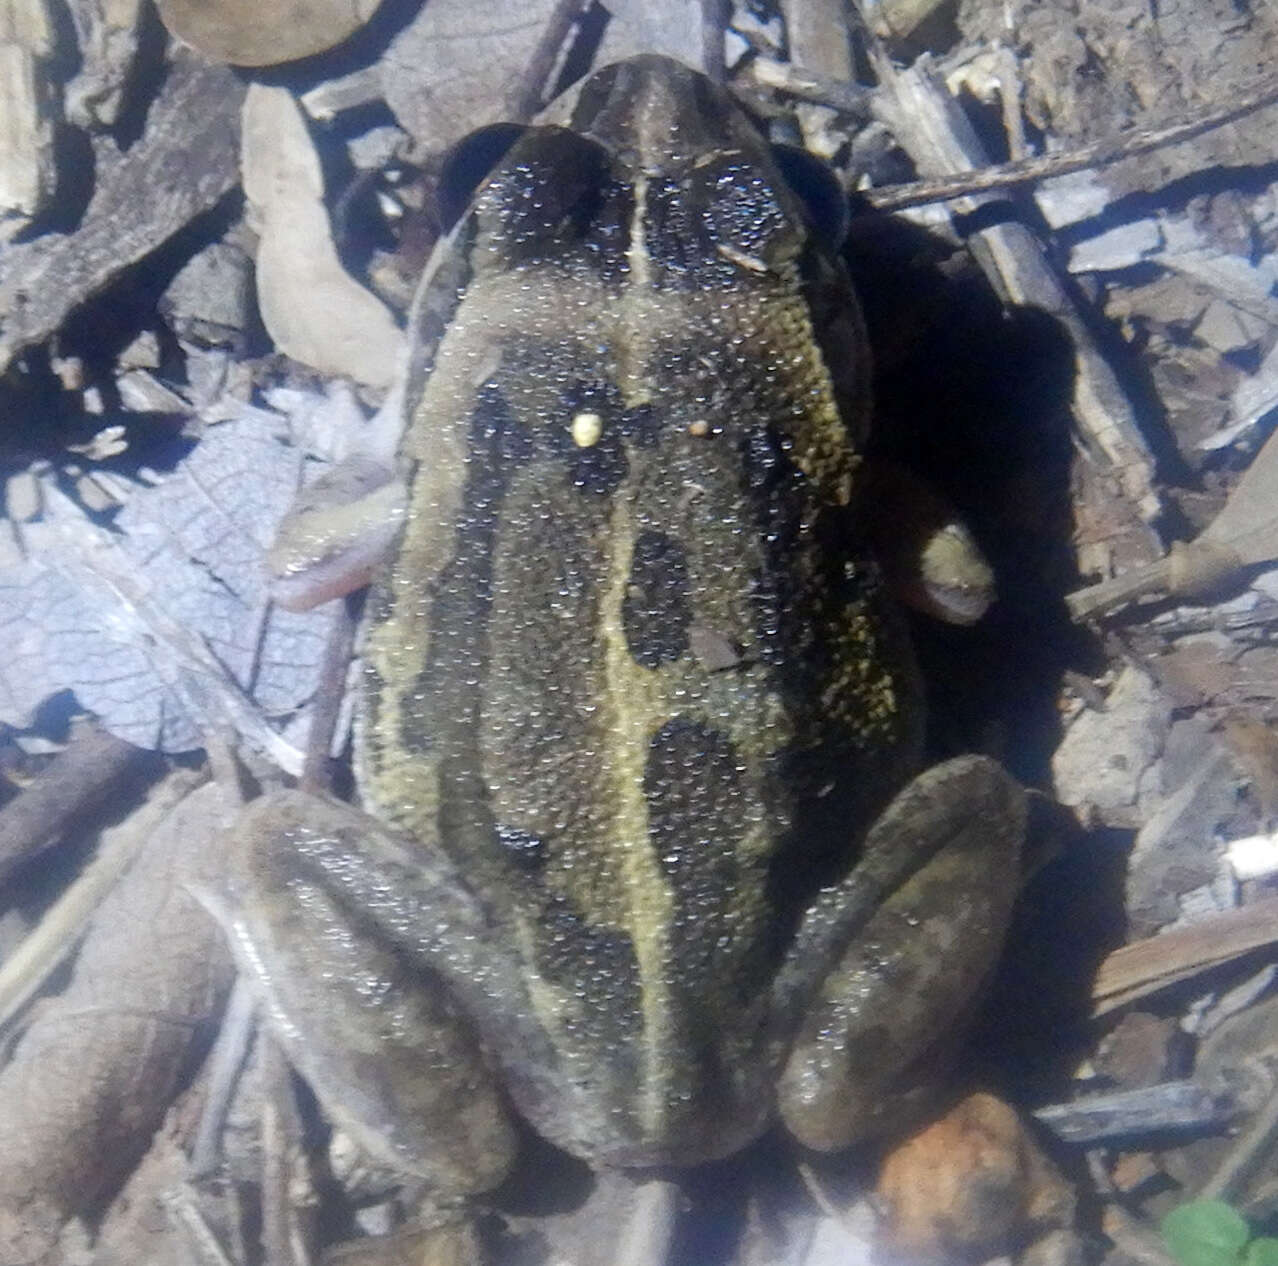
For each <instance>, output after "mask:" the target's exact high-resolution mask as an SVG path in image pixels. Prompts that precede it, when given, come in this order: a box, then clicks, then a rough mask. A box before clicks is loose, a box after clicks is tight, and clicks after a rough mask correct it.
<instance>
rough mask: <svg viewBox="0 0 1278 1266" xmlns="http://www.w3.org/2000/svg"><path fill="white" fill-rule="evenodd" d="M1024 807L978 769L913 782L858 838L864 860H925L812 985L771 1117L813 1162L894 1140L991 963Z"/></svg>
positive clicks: (921, 1100)
mask: <svg viewBox="0 0 1278 1266" xmlns="http://www.w3.org/2000/svg"><path fill="white" fill-rule="evenodd" d="M1024 822H1025V808H1024V796H1023V793H1022V792H1021V789H1020V787H1019V786H1018V785H1017V784H1016V783H1015V781H1014V780H1013V779H1012V778H1011V777H1010V775H1008V774H1007V773H1006V772H1005V771H1004V770H1003V769H1002V767H1001V766H1000V765H998V764H997V763H995V762H994V761H991V760H987V759H985V758H984V757H972V756H965V757H960V758H958V759H956V760H952V761H947V762H946V763H945V764H943V765H938V766H936V767H935V768H933V769H930V770H928V771H926V772H925V773H923V774H921V775H920V776H919V777H918V778H916V779H915V780H914V782H912V783H911V784H910V785H909V786H908V787H907V788H906V789H905V790H904V791H902V792H901V794H900V795H899V796H897V798H896V799H895V800H894V801H893V802H892V804H891V805H889V806H888V808H887V810H886V812H885V813H884V814H883V816H882V817H881V818H880V819H879V821H878V822H877V823H876V824H875V826H874V827H873V828H872V829H871V831H870V832H869V835H868V837H867V840H866V845H865V856H867V857H868V856H869V855H870V854H871V853H872V852H875V851H880V850H887V851H895V850H900V849H905V850H921V851H922V853H923V854H924V855H926V854H927V853H929V852H931V853H932V856H931V860H930V861H928V862H927V864H926V865H924V866H923V867H922V869H920V870H919V871H917V872H915V874H914V875H913V877H912V878H911V879H909V880H908V881H907V882H906V883H905V884H904V885H903V886H902V887H901V888H899V889H898V890H897V891H896V892H895V893H894V894H893V895H892V896H891V897H889V898H888V900H887V901H885V902H884V903H883V904H882V905H881V906H880V908H879V909H878V911H877V912H876V913H875V914H874V916H873V917H872V918H871V920H870V921H869V923H868V924H867V925H866V926H865V928H864V929H863V931H862V932H861V933H860V934H859V935H858V936H857V937H856V938H855V940H854V941H853V942H852V944H851V945H850V946H849V947H848V949H847V950H845V951H844V953H843V955H842V957H841V958H840V959H839V960H838V961H837V962H836V963H835V965H834V968H833V970H832V971H831V972H830V973H829V975H828V976H827V977H826V978H825V981H824V983H823V985H822V986H821V988H820V989H819V990H818V992H817V995H816V998H815V1000H814V1002H813V1004H812V1006H811V1008H810V1009H809V1012H808V1014H807V1016H806V1017H805V1019H804V1021H803V1023H802V1025H801V1028H800V1031H799V1035H798V1040H797V1041H796V1042H795V1044H794V1046H793V1047H792V1049H791V1053H790V1057H789V1060H788V1062H787V1064H786V1065H785V1068H784V1070H783V1072H782V1075H781V1078H780V1081H779V1083H778V1094H779V1102H780V1108H781V1115H782V1117H783V1119H784V1120H785V1123H786V1125H787V1127H788V1128H789V1129H790V1131H791V1132H792V1133H793V1134H794V1135H795V1136H796V1137H797V1138H798V1139H799V1140H800V1142H802V1143H804V1144H805V1145H807V1146H809V1147H813V1148H818V1149H820V1150H822V1151H830V1150H834V1149H837V1148H840V1147H846V1146H848V1145H849V1144H851V1143H853V1142H855V1141H857V1140H858V1139H860V1138H863V1137H865V1136H868V1135H872V1134H875V1133H878V1132H881V1131H886V1130H891V1129H899V1128H900V1127H901V1125H902V1123H903V1122H907V1121H908V1118H909V1116H910V1114H911V1112H913V1113H914V1114H916V1115H917V1113H918V1112H919V1111H920V1110H922V1109H923V1108H925V1107H926V1098H927V1094H928V1092H929V1090H930V1089H932V1085H931V1084H930V1083H931V1082H932V1081H933V1080H934V1073H935V1072H936V1071H938V1065H940V1064H943V1063H944V1060H945V1057H946V1055H947V1054H949V1053H951V1052H952V1048H953V1046H954V1045H955V1044H956V1043H955V1038H956V1035H958V1034H961V1032H962V1028H963V1022H964V1020H965V1019H966V1018H967V1014H968V1012H969V1010H970V1008H971V1005H972V1004H973V1001H974V998H975V995H976V994H977V993H978V992H979V990H980V989H981V987H982V985H983V984H984V983H985V982H986V980H987V979H988V977H989V974H990V972H991V969H992V968H993V966H994V964H995V962H996V960H997V958H998V956H999V953H1000V951H1001V949H1002V944H1003V938H1004V935H1005V933H1006V931H1007V925H1008V922H1009V920H1010V917H1011V911H1012V906H1013V903H1014V902H1015V899H1016V896H1017V893H1018V890H1019V857H1020V845H1021V837H1022V834H1023V832H1024Z"/></svg>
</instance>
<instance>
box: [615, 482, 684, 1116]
mask: <svg viewBox="0 0 1278 1266" xmlns="http://www.w3.org/2000/svg"><path fill="white" fill-rule="evenodd" d="M634 524H635V514H634V508H633V506H632V505H631V504H630V499H629V497H627V496H626V493H625V490H618V495H617V496H615V497H614V499H613V503H612V531H611V540H612V543H613V549H612V559H611V563H612V566H611V569H610V574H609V576H608V584H607V588H606V590H605V591H604V593H603V594H601V597H600V612H601V615H602V632H603V642H604V679H605V683H606V685H605V693H604V698H605V699H607V701H608V706H609V709H610V711H611V714H612V715H611V717H610V725H609V731H610V733H609V741H608V749H609V750H608V759H607V772H608V776H609V780H610V782H611V784H612V787H611V794H610V796H609V803H610V804H612V806H613V819H612V834H611V841H612V843H613V848H614V850H615V856H616V858H617V862H618V864H619V865H620V868H621V876H620V878H619V881H618V883H617V885H616V891H617V894H618V896H619V897H620V899H621V900H623V901H624V902H625V903H626V906H627V909H626V912H625V916H628V917H626V924H627V927H626V930H627V932H628V933H629V935H630V940H631V943H632V945H633V946H634V951H635V960H636V962H637V964H638V968H639V987H640V997H641V998H642V1000H643V1021H644V1025H643V1039H642V1043H643V1050H642V1056H643V1064H644V1071H643V1075H642V1081H643V1087H642V1089H643V1094H642V1096H641V1097H640V1099H639V1108H640V1115H641V1119H642V1121H643V1125H644V1129H645V1131H646V1132H647V1136H648V1137H649V1138H660V1137H661V1133H662V1125H663V1122H664V1118H665V1108H666V1102H665V1094H664V1087H665V1085H666V1082H667V1080H668V1077H667V1076H666V1069H667V1065H668V1061H669V1051H670V1049H671V1045H672V1043H671V1034H670V1032H669V1025H668V1020H669V1017H670V1014H671V1001H670V994H669V972H670V962H669V959H670V941H669V936H668V932H669V928H670V925H671V922H672V920H673V918H674V900H673V896H672V893H671V889H670V885H669V884H668V883H667V881H666V877H665V876H664V875H663V874H662V872H661V868H660V866H659V865H658V862H657V854H656V850H655V849H654V848H653V845H652V840H651V837H650V836H649V833H648V832H649V824H648V802H647V799H646V797H645V796H644V792H643V776H644V769H645V767H646V765H647V761H648V747H649V743H650V741H651V738H652V735H653V733H654V732H655V731H656V730H657V729H658V728H659V727H660V726H661V725H662V723H663V722H665V721H666V720H668V719H669V717H670V716H671V715H672V708H671V701H670V700H669V699H668V698H667V697H666V691H665V689H664V682H665V681H666V680H667V679H666V678H665V677H664V676H663V674H661V673H658V672H652V671H650V670H649V669H646V668H643V667H642V666H641V665H639V664H637V663H636V662H635V660H634V657H633V656H632V655H631V653H630V646H629V644H628V642H627V640H626V633H625V629H624V628H622V625H621V603H622V599H623V598H624V597H625V594H626V586H627V585H628V584H629V581H630V570H631V566H632V561H633V555H634ZM625 916H623V917H625Z"/></svg>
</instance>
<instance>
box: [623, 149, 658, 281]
mask: <svg viewBox="0 0 1278 1266" xmlns="http://www.w3.org/2000/svg"><path fill="white" fill-rule="evenodd" d="M647 218H648V177H647V176H646V175H645V174H644V173H643V172H637V173H636V174H635V209H634V214H633V215H632V216H631V217H630V245H629V246H627V247H626V263H627V264H629V265H630V284H631V285H632V286H640V287H643V288H645V289H646V288H647V287H648V286H650V285H651V284H652V269H651V268H650V266H649V260H648V237H647V234H646V233H645V232H644V221H645V220H646V219H647Z"/></svg>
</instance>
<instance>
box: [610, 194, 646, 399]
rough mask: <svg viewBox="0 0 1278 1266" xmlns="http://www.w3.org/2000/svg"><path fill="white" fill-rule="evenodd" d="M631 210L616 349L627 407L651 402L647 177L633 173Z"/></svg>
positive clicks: (622, 394) (618, 378)
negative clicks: (646, 230)
mask: <svg viewBox="0 0 1278 1266" xmlns="http://www.w3.org/2000/svg"><path fill="white" fill-rule="evenodd" d="M634 191H635V208H634V214H633V215H632V216H631V217H630V243H629V245H628V246H627V247H626V265H627V273H626V279H625V281H624V282H623V283H622V292H621V304H620V305H619V310H620V317H621V321H620V325H621V328H622V329H623V330H624V331H625V337H623V338H622V339H621V340H620V342H619V343H618V346H617V386H618V388H619V389H620V391H621V398H622V399H623V400H624V401H625V403H626V405H627V407H629V408H632V409H633V408H637V407H638V406H639V405H644V404H650V403H651V402H652V390H651V386H650V384H649V382H648V360H649V355H650V349H651V346H652V334H651V329H650V324H649V323H650V320H651V317H650V315H649V314H648V312H647V310H648V309H649V308H650V307H651V294H652V265H651V261H650V260H649V259H648V241H647V237H646V235H645V233H644V220H645V219H646V218H647V215H648V177H647V176H646V175H645V174H644V173H643V172H636V174H635V184H634Z"/></svg>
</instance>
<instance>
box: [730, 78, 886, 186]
mask: <svg viewBox="0 0 1278 1266" xmlns="http://www.w3.org/2000/svg"><path fill="white" fill-rule="evenodd" d="M750 75H751V77H752V78H753V79H754V81H755V83H757V84H760V85H762V86H763V87H765V88H776V89H778V90H779V91H781V92H784V93H786V94H787V95H789V96H791V97H795V98H797V99H798V100H799V101H809V102H811V103H812V104H813V105H823V106H828V107H829V108H830V109H831V110H838V111H839V112H840V113H841V114H846V115H848V116H850V117H851V118H854V119H859V120H869V119H870V118H871V117H872V115H873V113H874V111H873V106H872V102H873V98H874V89H872V88H866V87H863V86H862V85H860V84H854V83H848V82H846V81H844V80H840V79H836V78H834V77H832V76H830V75H825V74H822V73H821V72H820V71H816V70H812V69H810V68H809V67H807V66H787V65H784V64H783V63H781V62H774V61H767V60H764V59H762V58H760V59H759V60H758V61H755V62H752V63H751V64H750ZM909 187H910V186H908V185H889V186H885V188H889V189H899V188H909Z"/></svg>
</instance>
